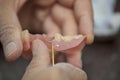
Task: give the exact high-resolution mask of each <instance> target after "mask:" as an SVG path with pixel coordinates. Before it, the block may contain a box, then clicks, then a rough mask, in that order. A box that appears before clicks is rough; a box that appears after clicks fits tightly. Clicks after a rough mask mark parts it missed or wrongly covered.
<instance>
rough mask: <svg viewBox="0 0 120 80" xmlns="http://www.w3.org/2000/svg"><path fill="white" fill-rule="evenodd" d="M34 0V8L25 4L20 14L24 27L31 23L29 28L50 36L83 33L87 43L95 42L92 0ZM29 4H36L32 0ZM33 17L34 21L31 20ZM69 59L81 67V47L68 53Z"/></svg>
mask: <svg viewBox="0 0 120 80" xmlns="http://www.w3.org/2000/svg"><path fill="white" fill-rule="evenodd" d="M34 2H35V4H36V6H35V7H34V8H33V7H26V6H24V7H23V9H21V12H20V14H19V15H20V21H21V23H24V24H23V26H24V28H26V25H27V24H29V25H27V26H28V27H27V28H29V30H30V31H31V32H33V31H34V32H36V31H37V32H40V30H41V31H43V32H45V33H47V34H48V35H50V36H53V35H54V34H55V33H61V34H62V35H77V34H83V35H85V36H86V42H85V43H87V44H90V43H92V42H93V16H92V7H91V2H90V0H84V1H83V0H34ZM27 5H31V6H34V5H32V3H30V2H29V3H27ZM25 7H26V8H25ZM31 9H32V10H33V11H32V12H31ZM34 11H35V12H34ZM33 12H34V15H33ZM26 13H28V14H26ZM30 13H31V14H30ZM31 16H32V18H31ZM26 19H28V20H26ZM31 19H32V21H30V20H31ZM25 22H26V23H25ZM33 24H34V25H35V26H34V27H33ZM67 60H68V62H69V63H71V64H73V65H75V66H79V67H81V64H82V63H81V51H80V50H79V48H78V49H76V51H73V52H72V54H69V53H68V54H67Z"/></svg>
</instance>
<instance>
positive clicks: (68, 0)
mask: <svg viewBox="0 0 120 80" xmlns="http://www.w3.org/2000/svg"><path fill="white" fill-rule="evenodd" d="M58 2H59V3H60V4H61V5H63V6H66V7H72V6H73V4H74V2H75V0H58Z"/></svg>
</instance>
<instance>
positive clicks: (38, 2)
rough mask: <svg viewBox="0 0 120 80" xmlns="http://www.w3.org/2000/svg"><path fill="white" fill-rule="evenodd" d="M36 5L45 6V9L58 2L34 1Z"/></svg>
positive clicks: (48, 0)
mask: <svg viewBox="0 0 120 80" xmlns="http://www.w3.org/2000/svg"><path fill="white" fill-rule="evenodd" d="M33 1H34V2H35V4H37V5H40V6H43V7H48V6H50V5H52V4H53V3H54V2H55V1H56V0H33Z"/></svg>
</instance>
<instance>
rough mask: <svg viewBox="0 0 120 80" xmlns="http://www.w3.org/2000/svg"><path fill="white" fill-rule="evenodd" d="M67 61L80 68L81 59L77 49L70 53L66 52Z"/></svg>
mask: <svg viewBox="0 0 120 80" xmlns="http://www.w3.org/2000/svg"><path fill="white" fill-rule="evenodd" d="M66 56H67V62H68V63H70V64H72V65H74V66H76V67H78V68H82V60H81V56H82V53H81V52H80V51H79V50H77V51H76V52H75V51H74V52H71V53H67V54H66Z"/></svg>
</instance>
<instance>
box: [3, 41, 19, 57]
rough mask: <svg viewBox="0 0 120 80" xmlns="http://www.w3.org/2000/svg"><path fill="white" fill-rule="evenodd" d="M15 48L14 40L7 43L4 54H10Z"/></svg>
mask: <svg viewBox="0 0 120 80" xmlns="http://www.w3.org/2000/svg"><path fill="white" fill-rule="evenodd" d="M16 50H17V46H16V43H15V42H11V43H9V44H8V45H7V46H6V47H5V56H10V55H11V54H13V53H14V52H15V51H16Z"/></svg>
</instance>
